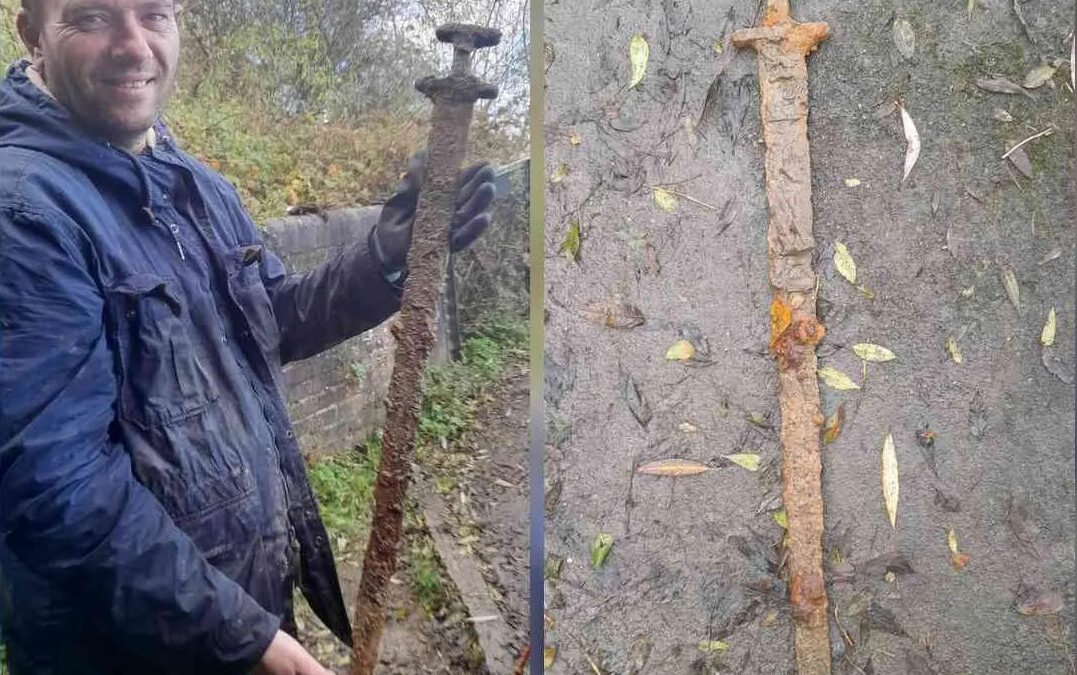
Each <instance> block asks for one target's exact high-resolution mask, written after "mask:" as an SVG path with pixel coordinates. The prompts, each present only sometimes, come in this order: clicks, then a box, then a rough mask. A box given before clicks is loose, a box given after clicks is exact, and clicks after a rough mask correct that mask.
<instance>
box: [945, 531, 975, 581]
mask: <svg viewBox="0 0 1077 675" xmlns="http://www.w3.org/2000/svg"><path fill="white" fill-rule="evenodd" d="M946 545H947V546H949V547H950V564H951V565H953V567H954V569H955V570H960V569H964V568H965V565H967V564H969V556H968V554H966V553H962V552H961V551H958V550H957V533H956V532H954V528H952V527H951V528H950V531H949V532H947V533H946Z"/></svg>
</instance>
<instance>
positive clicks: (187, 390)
mask: <svg viewBox="0 0 1077 675" xmlns="http://www.w3.org/2000/svg"><path fill="white" fill-rule="evenodd" d="M108 295H109V306H110V310H111V313H112V318H113V324H114V326H115V328H116V340H117V345H118V347H119V352H120V354H119V358H120V370H121V375H122V382H121V384H120V411H119V412H120V415H121V416H122V417H123V418H125V419H127V420H129V421H132V422H134V423H136V424H138V425H139V426H140V427H142V428H151V427H155V426H160V425H166V424H172V423H175V422H179V421H182V420H185V419H188V418H191V417H194V416H196V415H200V414H202V413H203V412H204V411H205V409H206V407H207V406H209V405H211V404H213V403H215V402H216V401H217V392H216V390H215V389H214V387H213V385H212V382H211V380H210V378H209V376H208V375H207V373H206V370H205V368H204V367H203V365H202V363H201V362H200V360H199V359H198V357H197V354H196V352H195V350H194V347H193V345H192V344H191V340H190V337H189V336H188V333H187V326H186V324H185V321H186V317H185V307H184V303H183V300H182V298H181V296H180V294H179V293H178V292H177V289H176V288H175V286H174V282H172V281H171V280H166V279H162V278H160V277H155V276H153V275H149V274H134V275H131V276H128V277H126V278H124V279H122V280H120V281H119V282H117V283H115V284H113V285H112V287H111V288H110V289H109V293H108Z"/></svg>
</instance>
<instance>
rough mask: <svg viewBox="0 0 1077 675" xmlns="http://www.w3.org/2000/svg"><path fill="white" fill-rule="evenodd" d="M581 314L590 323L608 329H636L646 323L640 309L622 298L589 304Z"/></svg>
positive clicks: (615, 297)
mask: <svg viewBox="0 0 1077 675" xmlns="http://www.w3.org/2000/svg"><path fill="white" fill-rule="evenodd" d="M581 314H583V316H584V318H585V319H587V320H588V321H590V322H592V323H597V324H599V325H601V326H606V327H607V328H635V327H636V326H642V325H643V322H644V321H645V319H644V317H643V312H642V311H640V309H639V307H636V306H635V305H632V304H629V303H627V302H625V301H623V300H622V299H621V298H620V296H614V297H613V298H612V299H610V300H597V301H595V302H591V303H588V304H586V305H584V307H583V310H582V311H581Z"/></svg>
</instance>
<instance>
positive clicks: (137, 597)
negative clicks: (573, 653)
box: [0, 61, 399, 675]
mask: <svg viewBox="0 0 1077 675" xmlns="http://www.w3.org/2000/svg"><path fill="white" fill-rule="evenodd" d="M26 67H27V63H26V62H25V61H24V62H21V63H18V64H15V65H13V66H12V67H11V69H10V71H9V73H8V76H7V79H5V80H4V81H3V82H2V83H0V611H2V615H3V619H2V630H3V633H4V638H5V641H6V643H7V647H8V651H7V658H8V665H9V666H10V668H11V671H12V673H13V674H14V675H22V674H29V673H33V674H34V675H47V674H49V673H79V674H84V675H98V674H101V675H104V674H106V673H107V674H109V675H112V674H119V673H124V674H126V673H131V674H134V673H139V674H140V675H144V674H146V673H184V674H191V673H197V674H198V675H210V674H213V673H244V672H247V670H248V669H249V668H251V667H252V666H253V665H254V664H255V663H256V662H257V661H258V659H259V658H260V656H261V654H262V653H263V652H264V650H265V649H266V647H267V646H268V644H269V641H270V639H271V638H272V636H273V635H274V633H275V632H276V630H277V629H278V627H279V626H280V624H281V617H283V616H285V615H286V613H287V612H288V610H289V607H290V604H291V594H292V588H293V586H294V585H295V584H298V585H299V587H300V588H302V590H303V592H304V594H305V595H306V596H307V598H308V600H309V601H310V603H311V605H312V607H313V609H314V610H315V612H316V613H317V614H318V615H319V616H320V617H321V618H322V619H323V620H324V621H325V622H326V624H327V625H328V626H329V627H330V628H331V629H332V630H333V632H334V633H335V634H336V635H337V636H339V637H340V638H341V639H343V640H345V641H346V642H350V627H349V624H348V616H347V613H346V611H345V606H344V602H343V600H342V598H341V593H340V588H339V584H338V581H337V574H336V569H335V567H334V563H333V558H332V555H331V551H330V548H329V544H328V541H327V537H326V533H325V529H324V527H323V525H322V523H321V520H320V518H319V515H318V510H317V507H316V505H315V502H314V497H313V494H312V492H311V489H310V486H309V483H308V481H307V476H306V473H305V468H304V465H303V460H302V458H301V455H300V452H299V447H298V445H297V443H296V440H295V436H294V434H293V432H292V428H291V425H290V423H289V421H288V417H287V411H286V406H285V401H284V398H283V395H282V382H283V380H282V377H281V365H282V364H284V363H287V362H288V361H293V360H296V359H302V358H306V357H308V356H311V355H313V354H316V353H318V352H320V351H322V350H323V349H326V348H328V347H330V346H332V345H334V344H336V343H338V342H340V341H341V340H344V339H346V338H348V337H351V336H353V335H355V334H357V333H359V332H361V331H363V330H366V329H367V328H370V327H372V326H374V325H376V324H378V323H380V322H381V321H383V320H384V319H385V318H387V317H388V316H389V315H390V314H392V313H393V312H394V311H396V309H397V308H398V307H399V291H398V289H396V288H394V287H392V286H390V284H388V283H387V282H386V281H385V279H384V277H382V275H381V273H380V271H378V268H377V265H375V264H374V263H373V259H372V256H371V254H370V252H369V250H368V247H367V243H366V240H367V237H365V236H363V237H359V238H358V240H357V243H356V245H355V246H354V247H353V248H351V249H349V250H346V251H345V252H343V253H341V254H340V255H338V256H336V257H334V258H332V259H330V260H329V261H328V262H327V263H325V264H324V265H323V266H322V267H320V268H319V269H316V270H314V271H313V272H311V273H308V274H297V275H290V274H288V273H286V272H285V270H284V268H283V266H282V265H281V262H280V260H279V259H278V258H277V257H275V256H274V255H273V254H272V253H271V252H270V251H268V250H266V249H265V248H264V247H263V246H262V242H261V240H260V238H259V235H258V231H257V229H256V227H255V225H254V223H252V222H251V219H250V217H249V216H248V215H247V214H246V212H245V211H244V210H243V208H242V206H241V204H240V200H239V198H238V197H237V195H236V192H235V190H234V189H233V188H232V186H231V185H230V184H229V183H228V182H227V181H225V180H224V179H223V178H222V177H221V176H220V175H218V174H216V173H214V172H212V171H211V170H210V169H208V168H206V167H205V166H203V165H202V164H200V163H199V162H197V161H196V160H194V159H192V158H191V157H190V156H188V155H186V154H185V153H183V152H182V151H181V150H180V149H179V148H177V147H176V146H175V144H174V143H173V140H172V139H171V137H170V136H169V133H168V130H167V129H166V128H165V127H164V126H163V125H161V124H158V125H157V126H156V127H155V128H156V131H157V135H158V142H157V144H156V146H155V147H154V148H153V149H151V150H148V151H147V152H146V153H142V154H139V155H133V154H131V153H128V152H126V151H123V150H120V149H119V148H116V147H114V146H112V145H110V144H109V143H107V142H105V141H102V140H99V139H95V138H92V137H90V136H88V135H86V134H85V133H84V132H82V131H80V130H79V129H78V128H77V127H76V126H75V125H74V124H73V122H72V120H71V118H70V117H69V116H68V115H67V113H66V112H65V111H64V110H63V109H62V108H61V107H59V106H58V105H57V104H56V103H55V102H54V101H52V100H51V99H50V98H49V97H48V96H46V95H45V94H44V92H42V91H41V90H40V89H38V88H37V87H36V86H35V85H34V84H33V83H32V82H30V81H29V79H28V77H27V75H26Z"/></svg>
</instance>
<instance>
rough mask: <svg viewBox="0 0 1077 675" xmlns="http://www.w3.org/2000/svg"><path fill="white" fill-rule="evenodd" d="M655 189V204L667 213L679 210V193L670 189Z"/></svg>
mask: <svg viewBox="0 0 1077 675" xmlns="http://www.w3.org/2000/svg"><path fill="white" fill-rule="evenodd" d="M653 189H654V205H655V206H657V207H658V208H660V209H662V210H663V211H665V212H666V213H673V212H674V211H676V210H677V206H678V205H679V204H680V202H679V201H678V200H677V195H675V194H673V193H672V192H670V191H668V190H663V189H662V188H659V187H656V188H653Z"/></svg>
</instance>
